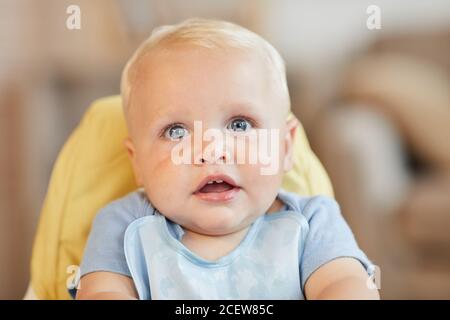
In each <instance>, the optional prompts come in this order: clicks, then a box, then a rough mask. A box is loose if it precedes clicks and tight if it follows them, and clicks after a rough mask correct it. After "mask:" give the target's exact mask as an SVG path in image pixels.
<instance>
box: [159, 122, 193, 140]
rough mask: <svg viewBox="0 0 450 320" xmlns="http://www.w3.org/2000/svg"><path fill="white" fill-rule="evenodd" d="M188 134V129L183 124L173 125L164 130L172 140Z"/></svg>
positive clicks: (165, 134) (166, 135)
mask: <svg viewBox="0 0 450 320" xmlns="http://www.w3.org/2000/svg"><path fill="white" fill-rule="evenodd" d="M187 134H188V131H187V130H186V128H184V127H183V126H181V125H179V124H176V125H172V126H170V127H169V128H167V129H166V130H165V131H164V136H165V137H166V138H168V139H170V140H180V139H182V138H184V137H185V136H186V135H187Z"/></svg>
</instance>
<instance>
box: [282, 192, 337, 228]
mask: <svg viewBox="0 0 450 320" xmlns="http://www.w3.org/2000/svg"><path fill="white" fill-rule="evenodd" d="M278 197H279V199H281V200H282V201H283V202H284V203H285V204H286V205H287V207H288V209H289V210H291V211H294V212H295V213H296V214H298V215H301V217H303V218H305V219H306V221H307V222H308V224H309V223H310V222H311V220H312V219H313V218H314V217H315V216H317V215H335V214H336V213H338V214H340V208H339V204H338V203H337V202H336V200H335V199H334V198H331V197H329V196H326V195H314V196H301V195H299V194H297V193H293V192H289V191H286V190H283V189H281V190H280V192H279V194H278Z"/></svg>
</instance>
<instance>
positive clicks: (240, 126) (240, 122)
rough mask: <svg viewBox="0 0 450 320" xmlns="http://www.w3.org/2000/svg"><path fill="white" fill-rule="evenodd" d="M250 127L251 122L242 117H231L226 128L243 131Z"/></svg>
mask: <svg viewBox="0 0 450 320" xmlns="http://www.w3.org/2000/svg"><path fill="white" fill-rule="evenodd" d="M251 127H252V125H251V123H250V122H249V121H248V120H246V119H242V118H238V119H233V120H232V121H231V122H230V123H229V124H228V125H227V129H230V130H232V131H235V132H245V131H247V130H250V129H251Z"/></svg>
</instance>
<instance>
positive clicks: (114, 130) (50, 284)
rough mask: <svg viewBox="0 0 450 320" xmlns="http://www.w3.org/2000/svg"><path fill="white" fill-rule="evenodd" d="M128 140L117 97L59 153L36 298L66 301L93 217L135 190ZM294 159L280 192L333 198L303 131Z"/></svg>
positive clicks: (37, 258)
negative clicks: (322, 195)
mask: <svg viewBox="0 0 450 320" xmlns="http://www.w3.org/2000/svg"><path fill="white" fill-rule="evenodd" d="M291 116H292V115H291ZM126 136H127V129H126V125H125V120H124V116H123V113H122V106H121V99H120V97H119V96H113V97H108V98H103V99H100V100H97V101H95V102H94V103H93V104H92V105H91V107H90V108H89V109H88V111H87V112H86V114H85V115H84V117H83V119H82V121H81V123H80V124H79V125H78V127H77V128H76V129H75V131H74V132H73V133H72V135H71V136H70V138H69V139H68V140H67V142H66V143H65V145H64V147H63V149H62V150H61V152H60V154H59V156H58V158H57V160H56V163H55V166H54V168H53V172H52V176H51V179H50V183H49V186H48V191H47V195H46V198H45V201H44V205H43V207H42V211H41V215H40V220H39V225H38V229H37V233H36V236H35V240H34V245H33V254H32V260H31V287H32V289H33V290H34V292H35V293H36V296H37V297H38V298H39V299H70V295H69V294H68V291H67V285H66V284H67V281H68V279H70V277H71V276H73V274H72V272H73V270H74V269H73V268H74V266H78V265H79V263H80V260H81V258H82V254H83V250H84V246H85V243H86V240H87V237H88V234H89V230H90V228H91V222H92V220H93V218H94V216H95V214H96V213H97V211H98V210H99V209H100V208H101V207H103V206H104V205H106V204H107V203H108V202H110V201H112V200H114V199H117V198H120V197H122V196H124V195H125V194H127V193H129V192H131V191H133V190H134V189H136V188H137V186H136V184H135V181H134V175H133V172H132V168H131V165H130V163H129V160H128V156H127V154H126V150H125V149H124V145H123V141H124V139H125V138H126ZM294 157H295V164H294V168H293V170H291V171H290V172H288V173H287V174H286V176H285V178H284V181H283V188H285V189H287V190H289V191H292V192H297V193H299V194H302V195H314V194H325V195H330V196H333V191H332V188H331V184H330V181H329V179H328V176H327V174H326V172H325V171H324V169H323V167H322V165H321V164H320V162H319V161H318V159H317V158H316V156H315V155H314V154H313V152H312V151H311V149H310V147H309V144H308V141H307V139H306V136H305V133H304V131H303V128H300V130H299V131H298V135H297V137H296V139H295V147H294Z"/></svg>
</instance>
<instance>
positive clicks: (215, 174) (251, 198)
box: [121, 19, 297, 235]
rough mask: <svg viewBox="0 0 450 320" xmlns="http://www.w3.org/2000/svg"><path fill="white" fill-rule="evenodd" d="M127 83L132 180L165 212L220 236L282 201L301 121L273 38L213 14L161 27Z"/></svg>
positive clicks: (127, 72) (127, 73)
mask: <svg viewBox="0 0 450 320" xmlns="http://www.w3.org/2000/svg"><path fill="white" fill-rule="evenodd" d="M121 90H122V99H123V105H124V112H125V117H126V121H127V126H128V130H129V138H128V139H127V140H126V142H125V144H126V148H127V150H128V154H129V156H130V159H131V162H132V165H133V169H134V173H135V176H136V180H137V182H138V185H139V186H142V187H144V190H145V192H146V194H147V196H148V198H149V200H150V202H151V203H152V205H153V206H154V207H155V208H157V209H158V211H160V212H161V213H162V214H164V215H165V216H166V217H167V218H169V219H170V220H172V221H174V222H176V223H178V224H180V225H182V226H183V227H184V228H187V229H189V230H192V231H194V232H197V233H202V234H208V235H223V234H228V233H232V232H236V231H238V230H241V229H243V228H245V227H247V226H248V225H250V224H251V223H252V222H253V221H254V220H255V219H256V218H257V217H259V216H260V215H262V214H264V213H266V212H268V211H272V210H274V209H275V208H276V204H277V201H276V196H277V193H278V190H279V188H280V186H281V181H282V177H283V174H284V173H285V172H286V171H287V170H289V169H290V168H291V166H292V142H293V137H294V135H295V130H296V127H297V123H296V121H295V119H291V120H287V116H288V113H289V110H290V99H289V93H288V89H287V84H286V75H285V67H284V63H283V60H282V58H281V56H280V55H279V54H278V52H277V51H276V50H275V49H274V48H273V47H272V46H271V45H270V44H269V43H268V42H267V41H265V40H264V39H262V38H261V37H260V36H258V35H256V34H255V33H253V32H251V31H249V30H247V29H245V28H242V27H240V26H237V25H235V24H232V23H229V22H224V21H216V20H205V19H189V20H186V21H184V22H183V23H181V24H178V25H173V26H164V27H160V28H157V29H156V30H154V32H153V33H152V35H151V36H150V38H149V39H147V40H146V41H145V42H144V43H143V44H142V45H141V46H140V47H139V49H138V50H137V51H136V52H135V54H134V55H133V56H132V58H131V59H130V61H129V62H128V64H127V65H126V67H125V69H124V72H123V75H122V83H121ZM264 134H266V137H267V138H268V139H264ZM266 147H269V148H270V149H268V150H272V151H274V152H272V154H270V152H269V155H270V156H271V159H270V160H271V161H270V164H268V163H267V161H266V160H267V159H261V158H262V157H261V155H266V154H267V152H268V151H267V150H266V149H265V148H266ZM261 148H263V149H264V150H266V151H265V152H263V151H262V150H261ZM177 155H182V158H183V159H184V160H188V161H182V162H181V163H180V161H179V160H180V157H178V156H177ZM255 156H256V159H257V160H256V161H255ZM274 163H276V164H278V165H276V166H273V164H274ZM269 166H271V170H269V171H267V170H266V173H264V168H266V169H267V167H269ZM267 172H269V174H267ZM210 180H215V181H218V183H217V182H214V183H211V181H210ZM220 181H222V182H220ZM208 182H209V183H208Z"/></svg>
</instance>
